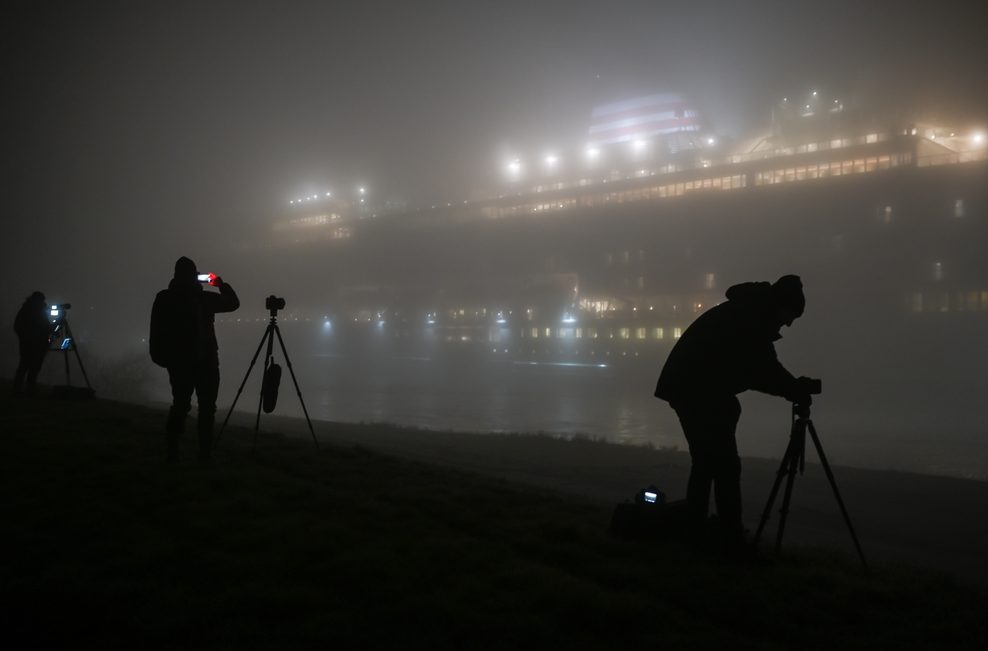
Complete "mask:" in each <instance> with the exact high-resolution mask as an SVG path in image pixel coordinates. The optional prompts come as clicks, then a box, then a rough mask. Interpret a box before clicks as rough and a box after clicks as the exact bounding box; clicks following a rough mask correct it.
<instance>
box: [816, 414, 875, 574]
mask: <svg viewBox="0 0 988 651" xmlns="http://www.w3.org/2000/svg"><path fill="white" fill-rule="evenodd" d="M807 422H808V424H809V428H810V437H811V438H812V439H813V445H814V446H816V453H817V454H818V455H819V456H820V465H822V466H823V471H824V472H825V473H826V475H827V479H828V480H830V487H831V488H833V489H834V497H836V498H837V505H838V506H840V512H841V513H842V514H843V515H844V522H845V523H847V530H848V531H850V532H851V539H852V540H854V547H855V549H857V550H858V558H860V559H861V565H863V566H864V568H865V571H869V568H868V562H867V561H865V557H864V552H863V551H861V543H860V542H858V536H857V534H855V533H854V527H853V526H852V525H851V516H849V515H848V514H847V509H846V508H845V507H844V500H842V499H841V496H840V491H838V490H837V481H836V480H834V473H833V472H832V471H831V470H830V464H829V463H827V456H826V455H825V454H824V453H823V445H822V444H821V443H820V437H818V436H817V435H816V427H814V426H813V422H812V421H807Z"/></svg>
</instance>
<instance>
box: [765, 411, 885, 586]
mask: <svg viewBox="0 0 988 651" xmlns="http://www.w3.org/2000/svg"><path fill="white" fill-rule="evenodd" d="M807 431H809V433H810V438H812V439H813V445H814V446H816V452H817V456H819V457H820V465H822V466H823V471H824V472H825V473H826V474H827V479H828V480H830V487H831V488H833V489H834V497H835V498H837V504H838V505H839V506H840V510H841V513H842V514H843V515H844V522H845V523H847V530H848V531H850V532H851V538H852V539H853V540H854V547H855V548H856V549H857V550H858V558H860V559H861V564H862V565H863V566H864V568H865V570H866V571H867V570H868V563H867V562H866V561H865V557H864V552H862V551H861V543H859V542H858V537H857V535H856V534H855V533H854V527H853V526H852V525H851V518H850V516H849V515H848V514H847V509H846V508H845V507H844V500H842V499H841V497H840V492H839V491H838V490H837V482H836V481H834V473H833V472H832V471H831V470H830V464H829V463H827V457H826V455H824V453H823V446H822V445H821V444H820V437H819V436H817V433H816V427H814V426H813V421H811V420H810V407H809V405H799V404H796V403H793V406H792V433H791V434H790V435H789V446H788V447H787V448H786V453H785V455H784V456H783V457H782V464H781V465H780V466H779V472H778V474H777V475H776V477H775V484H774V485H773V486H772V492H771V493H770V494H769V496H768V503H767V504H765V510H764V511H763V512H762V519H761V522H759V523H758V530H757V531H756V532H755V537H754V539H753V541H752V543H753V544H758V540H759V538H761V535H762V530H763V529H764V528H765V523H766V522H768V518H769V513H770V512H771V511H772V505H773V504H774V503H775V498H776V496H777V495H778V493H779V487H780V486H781V485H782V480H783V479H785V480H786V492H785V495H784V496H783V498H782V508H781V509H779V529H778V531H777V532H776V534H775V551H776V552H778V551H779V550H780V549H781V548H782V535H783V533H785V530H786V517H787V516H788V515H789V501H790V498H791V497H792V487H793V483H794V482H795V481H796V473H797V472H798V473H799V474H803V470H804V468H805V465H806V432H807Z"/></svg>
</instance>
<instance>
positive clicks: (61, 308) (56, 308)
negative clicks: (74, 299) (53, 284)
mask: <svg viewBox="0 0 988 651" xmlns="http://www.w3.org/2000/svg"><path fill="white" fill-rule="evenodd" d="M71 307H72V303H61V304H59V305H52V306H51V310H49V312H48V314H49V316H51V320H52V322H55V321H57V320H58V319H61V318H64V317H65V312H66V310H69V309H70V308H71Z"/></svg>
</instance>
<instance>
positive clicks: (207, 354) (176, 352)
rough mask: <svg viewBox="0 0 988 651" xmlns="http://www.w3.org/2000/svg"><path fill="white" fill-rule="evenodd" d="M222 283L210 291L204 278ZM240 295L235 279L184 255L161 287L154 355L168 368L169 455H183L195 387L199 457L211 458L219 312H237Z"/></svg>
mask: <svg viewBox="0 0 988 651" xmlns="http://www.w3.org/2000/svg"><path fill="white" fill-rule="evenodd" d="M206 283H208V284H210V285H212V286H214V287H217V288H218V289H219V293H216V292H211V291H205V290H204V288H203V284H206ZM238 307H240V299H238V298H237V294H236V292H234V291H233V288H232V287H230V285H228V284H226V283H224V282H223V279H222V278H220V277H218V276H216V275H214V274H199V273H198V272H197V271H196V265H195V263H194V262H193V261H192V260H190V259H188V258H186V257H182V258H179V259H178V261H177V262H176V263H175V277H174V278H172V280H171V282H170V283H169V284H168V289H164V290H162V291H160V292H158V295H157V296H156V297H155V299H154V307H153V308H152V310H151V335H150V339H149V342H150V350H151V359H152V360H153V361H154V363H155V364H157V365H158V366H163V367H164V368H167V369H168V381H169V382H170V383H171V388H172V406H171V409H169V411H168V422H167V424H166V426H165V431H166V432H167V437H168V459H169V461H172V462H174V461H178V446H179V439H180V438H181V435H182V433H183V431H184V429H185V417H186V415H187V414H188V413H189V411H190V410H191V409H192V393H193V392H195V394H196V400H197V401H198V403H199V418H198V428H197V429H198V434H199V458H200V459H201V460H203V461H206V460H208V459H209V456H210V453H211V451H212V446H213V423H214V422H215V420H216V396H217V395H218V394H219V387H220V362H219V346H218V345H217V343H216V332H215V329H214V327H213V322H214V316H215V315H216V314H217V313H219V312H233V311H234V310H236V309H237V308H238Z"/></svg>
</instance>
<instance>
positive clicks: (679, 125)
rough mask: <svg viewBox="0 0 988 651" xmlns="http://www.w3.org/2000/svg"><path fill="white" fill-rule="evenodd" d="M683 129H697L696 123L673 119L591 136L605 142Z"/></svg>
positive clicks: (601, 132) (596, 133)
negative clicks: (609, 139) (624, 137)
mask: <svg viewBox="0 0 988 651" xmlns="http://www.w3.org/2000/svg"><path fill="white" fill-rule="evenodd" d="M685 127H692V128H694V129H698V128H699V127H698V126H697V124H696V121H695V120H693V119H692V118H674V119H672V120H660V121H656V122H643V123H642V124H636V125H634V126H630V127H621V128H615V129H607V130H602V131H596V132H594V133H592V134H591V135H592V136H593V137H594V138H597V139H602V140H606V139H608V138H614V137H620V136H633V135H637V134H641V133H643V132H649V131H652V132H654V131H659V132H662V133H666V132H675V131H677V130H682V129H684V128H685Z"/></svg>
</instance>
